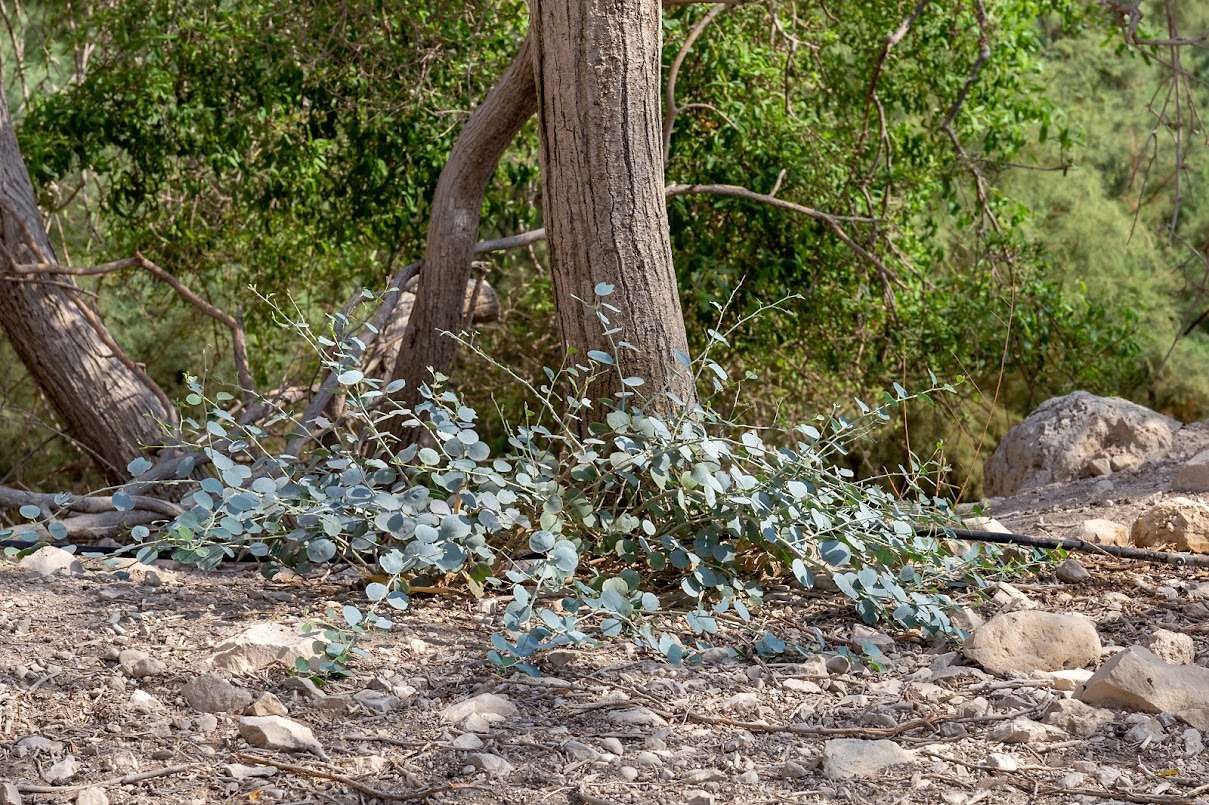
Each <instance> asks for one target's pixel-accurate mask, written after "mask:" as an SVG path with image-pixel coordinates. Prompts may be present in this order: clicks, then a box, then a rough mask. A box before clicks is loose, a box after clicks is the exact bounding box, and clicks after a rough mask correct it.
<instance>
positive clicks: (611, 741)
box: [600, 736, 625, 757]
mask: <svg viewBox="0 0 1209 805" xmlns="http://www.w3.org/2000/svg"><path fill="white" fill-rule="evenodd" d="M600 745H601V746H603V747H604V750H605V751H606V752H608V753H610V754H613V755H617V757H621V756H623V755H624V754H625V747H624V746H622V745H621V741H619V740H617V739H616V738H614V737H612V736H610V737H608V738H605V739H604V740H603V741H601V742H600Z"/></svg>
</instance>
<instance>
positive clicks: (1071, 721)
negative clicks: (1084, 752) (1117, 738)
mask: <svg viewBox="0 0 1209 805" xmlns="http://www.w3.org/2000/svg"><path fill="white" fill-rule="evenodd" d="M1112 718H1113V715H1112V711H1111V710H1105V709H1103V708H1101V707H1092V706H1091V705H1089V704H1087V703H1085V702H1081V701H1079V700H1078V699H1059V700H1058V701H1056V702H1054V703H1053V705H1051V706H1050V708H1049V712H1047V713H1046V714H1045V718H1043V719H1042V721H1044V722H1045V723H1046V724H1049V725H1050V726H1052V727H1057V728H1058V729H1060V730H1063V731H1064V732H1069V733H1070V734H1071V735H1077V736H1079V737H1080V738H1089V737H1091V736H1092V735H1095V734H1096V733H1097V732H1101V731H1103V730H1104V728H1105V727H1107V726H1108V725H1109V724H1110V723H1111V722H1112Z"/></svg>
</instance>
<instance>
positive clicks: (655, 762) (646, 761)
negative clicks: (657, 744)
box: [634, 752, 663, 768]
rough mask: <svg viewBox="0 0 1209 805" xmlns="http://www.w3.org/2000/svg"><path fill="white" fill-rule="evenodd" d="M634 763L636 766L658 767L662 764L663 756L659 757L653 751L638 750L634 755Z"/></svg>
mask: <svg viewBox="0 0 1209 805" xmlns="http://www.w3.org/2000/svg"><path fill="white" fill-rule="evenodd" d="M634 763H635V764H636V765H638V766H646V767H648V768H659V767H660V766H662V765H663V758H661V757H659V755H656V754H655V753H654V752H639V753H638V754H637V755H636V756H635V757H634Z"/></svg>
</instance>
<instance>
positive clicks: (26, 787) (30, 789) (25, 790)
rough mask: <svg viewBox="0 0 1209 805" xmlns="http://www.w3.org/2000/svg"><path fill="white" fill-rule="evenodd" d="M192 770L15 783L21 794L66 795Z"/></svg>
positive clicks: (178, 768) (177, 768)
mask: <svg viewBox="0 0 1209 805" xmlns="http://www.w3.org/2000/svg"><path fill="white" fill-rule="evenodd" d="M193 768H195V766H194V764H192V763H190V764H186V765H182V766H164V767H163V768H160V769H148V770H147V771H140V772H135V773H133V774H127V775H126V776H125V777H112V778H110V779H108V780H99V781H96V782H91V783H78V784H76V785H34V784H30V783H17V790H18V791H20V792H21V793H22V794H68V793H71V792H73V791H83V790H84V789H85V788H114V787H116V786H119V785H131V784H133V783H141V782H142V781H143V780H151V779H153V778H155V777H167V776H168V775H170V774H180V773H181V772H183V771H189V770H190V769H193Z"/></svg>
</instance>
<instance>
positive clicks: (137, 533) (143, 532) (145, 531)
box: [130, 525, 151, 541]
mask: <svg viewBox="0 0 1209 805" xmlns="http://www.w3.org/2000/svg"><path fill="white" fill-rule="evenodd" d="M130 536H132V537H134V538H135V539H137V540H140V541H141V540H145V539H147V537H149V536H151V529H149V528H147V526H145V525H136V526H135V527H134V528H132V529H130Z"/></svg>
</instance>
